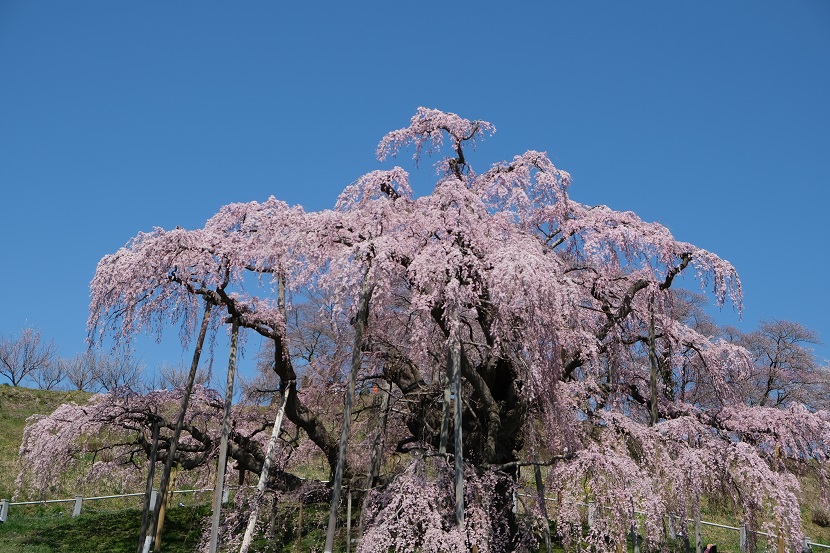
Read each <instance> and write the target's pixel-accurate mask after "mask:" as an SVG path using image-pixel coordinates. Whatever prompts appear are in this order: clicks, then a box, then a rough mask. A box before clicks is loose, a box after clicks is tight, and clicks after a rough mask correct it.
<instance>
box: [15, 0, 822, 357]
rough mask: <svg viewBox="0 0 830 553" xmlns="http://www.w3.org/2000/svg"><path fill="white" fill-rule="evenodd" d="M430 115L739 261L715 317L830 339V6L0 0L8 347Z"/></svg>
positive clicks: (353, 168)
mask: <svg viewBox="0 0 830 553" xmlns="http://www.w3.org/2000/svg"><path fill="white" fill-rule="evenodd" d="M418 106H426V107H433V108H438V109H442V110H445V111H453V112H456V113H458V114H460V115H462V116H464V117H468V118H478V119H485V120H488V121H491V122H492V123H494V124H495V125H496V127H497V129H498V132H497V133H496V135H495V136H494V137H492V138H490V139H488V140H487V141H486V142H484V143H483V144H481V145H480V147H479V149H478V152H476V155H475V157H474V158H473V163H474V164H475V163H478V167H479V168H483V167H486V166H489V164H490V163H492V162H495V161H499V160H502V159H506V158H509V157H512V156H513V155H514V154H518V153H521V152H523V151H525V150H527V149H530V148H533V149H538V150H546V151H547V152H548V153H549V154H550V156H551V158H552V159H553V160H554V162H555V163H556V164H557V165H558V166H560V167H561V168H563V169H566V170H568V171H570V172H571V174H572V175H573V177H574V184H573V187H572V191H571V192H572V196H573V197H574V198H575V199H576V200H578V201H581V202H585V203H590V204H597V203H602V204H607V205H609V206H611V207H613V208H615V209H620V210H633V211H635V212H637V213H638V214H639V215H640V216H641V217H643V218H644V219H646V220H658V221H660V222H661V223H663V224H664V225H666V226H667V227H669V228H670V229H671V230H672V231H673V232H674V233H675V236H677V237H678V238H680V239H682V240H686V241H689V242H693V243H695V244H698V245H700V246H702V247H705V248H707V249H710V250H712V251H714V252H716V253H717V254H719V255H720V256H721V257H724V258H726V259H728V260H729V261H731V262H732V263H733V264H734V265H735V266H736V267H737V269H738V271H739V274H740V275H741V277H742V281H743V285H744V291H745V310H744V317H743V321H739V320H738V318H737V316H736V315H734V314H733V313H732V312H731V310H728V309H727V310H725V311H724V312H723V313H722V315H721V316H720V320H721V322H724V323H729V324H735V325H738V326H739V327H740V328H741V329H743V330H745V331H749V330H751V329H753V328H755V326H757V323H758V321H759V320H760V319H764V318H781V319H790V320H794V321H798V322H801V323H803V324H805V325H806V326H808V327H810V328H812V329H814V330H816V331H817V332H819V334H820V335H821V338H822V340H823V341H824V342H830V319H829V318H828V314H830V299H828V295H829V294H828V283H830V279H829V278H828V275H830V255H828V254H830V250H829V249H828V244H827V243H828V238H830V217H829V216H828V205H829V203H828V199H830V193H828V184H830V2H827V1H826V0H813V1H801V0H793V1H790V2H780V1H759V0H752V1H737V0H735V1H729V2H722V1H697V2H665V1H650V2H639V1H631V2H618V1H610V0H609V1H586V2H553V1H550V2H548V1H545V2H542V1H539V2H514V3H510V4H509V3H508V2H489V3H488V2H463V3H462V2H446V1H442V2H430V1H419V2H390V1H388V0H387V1H385V2H377V3H369V2H348V3H344V2H336V3H335V2H331V3H312V2H291V3H288V2H264V1H250V2H244V3H234V4H230V3H226V2H223V3H217V2H187V1H178V2H111V1H84V2H65V1H45V0H43V1H37V2H31V1H23V0H20V1H15V0H2V1H0V190H2V193H1V195H0V209H2V213H1V214H0V231H2V257H0V259H2V261H0V263H2V269H3V271H2V275H3V294H2V311H0V333H3V334H6V335H9V334H14V333H17V332H18V331H19V330H20V328H21V327H23V326H24V325H32V326H35V327H39V328H42V329H43V333H44V335H46V336H47V337H50V338H54V339H55V341H56V342H57V344H58V345H59V347H60V349H61V352H62V354H63V355H66V356H70V355H72V354H74V353H76V352H78V351H81V350H82V349H83V348H84V338H85V336H86V329H85V322H86V317H87V302H88V288H87V285H88V283H89V280H90V279H91V278H92V276H93V273H94V270H95V266H96V263H97V262H98V260H99V259H100V258H101V257H102V256H103V255H105V254H107V253H111V252H114V251H115V250H117V249H118V248H119V247H120V246H122V245H124V244H125V243H126V242H127V240H128V239H129V238H130V237H132V236H133V235H135V234H136V233H137V232H139V231H147V230H150V229H152V227H153V226H161V227H164V228H172V227H175V226H176V225H181V226H183V227H185V228H194V227H199V226H202V225H203V223H204V221H205V220H206V219H207V218H208V217H210V216H211V215H212V214H214V213H215V212H216V211H217V210H218V209H219V207H220V206H221V205H223V204H226V203H228V202H234V201H251V200H259V201H261V200H264V199H266V198H267V197H268V196H269V195H272V194H273V195H275V196H277V197H278V198H280V199H283V200H285V201H287V202H289V203H292V204H293V203H300V204H302V205H303V206H304V207H305V208H306V209H321V208H326V207H332V206H333V204H334V201H335V199H336V197H337V194H338V192H339V191H340V190H341V189H342V187H343V186H345V185H346V184H348V183H349V182H351V181H352V180H354V179H355V178H356V177H358V176H359V175H361V174H363V173H365V172H368V171H370V170H373V169H376V168H379V167H380V166H379V165H378V163H377V162H376V160H375V159H374V150H375V146H376V145H377V143H378V141H379V140H380V138H381V137H382V136H383V135H384V133H386V132H387V131H389V130H392V129H396V128H400V127H402V126H405V125H406V124H407V122H408V120H409V117H411V115H412V114H413V113H414V111H415V109H416V108H417V107H418ZM398 163H401V164H403V165H404V166H405V168H407V169H413V168H412V167H410V165H409V162H408V160H407V159H406V158H401V159H399V160H398ZM430 171H431V170H430V169H429V168H428V166H427V167H426V168H425V169H422V170H421V173H424V174H427V175H428V174H429V173H430ZM421 182H424V183H426V180H425V179H424V180H422V181H421ZM428 192H429V189H428V187H427V186H426V185H423V186H421V188H420V189H416V193H420V194H423V193H428ZM170 342H171V343H172V344H173V345H175V343H176V340H175V332H173V333H171V340H170ZM165 343H167V341H165ZM147 347H148V349H147V351H146V352H144V356H145V358H146V359H147V361H148V363H150V364H153V363H155V362H158V361H160V360H162V359H166V360H168V361H170V362H174V363H175V362H178V361H179V359H180V358H188V356H189V354H185V355H184V356H181V355H180V354H179V353H178V352H177V350H176V348H175V347H173V346H171V345H170V344H167V345H166V347H165V348H163V349H155V350H153V349H152V348H150V346H147ZM151 350H152V351H151ZM817 352H818V354H819V357H820V358H830V348H828V347H827V346H826V345H825V346H821V347H819V348H817ZM249 357H251V356H249Z"/></svg>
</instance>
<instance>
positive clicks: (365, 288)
mask: <svg viewBox="0 0 830 553" xmlns="http://www.w3.org/2000/svg"><path fill="white" fill-rule="evenodd" d="M371 297H372V286H371V285H370V284H369V280H368V275H364V277H363V285H362V287H361V290H360V301H359V304H358V308H357V317H356V320H355V327H354V345H353V346H352V363H351V371H350V373H349V386H348V389H347V390H346V398H345V401H344V406H343V430H342V432H341V433H340V448H339V451H338V455H337V468H336V469H335V472H334V486H333V489H332V496H331V509H330V510H329V525H328V531H327V532H326V545H325V548H324V551H325V553H331V552H332V548H333V547H334V530H335V528H336V526H337V507H338V504H339V503H340V491H341V487H342V485H343V469H344V468H345V465H346V444H347V442H348V440H349V426H350V424H351V418H352V398H353V397H354V390H355V380H357V373H358V370H359V369H360V363H361V360H362V359H363V332H364V330H365V329H366V321H367V319H368V318H369V301H370V299H371Z"/></svg>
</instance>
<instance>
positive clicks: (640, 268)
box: [24, 108, 830, 551]
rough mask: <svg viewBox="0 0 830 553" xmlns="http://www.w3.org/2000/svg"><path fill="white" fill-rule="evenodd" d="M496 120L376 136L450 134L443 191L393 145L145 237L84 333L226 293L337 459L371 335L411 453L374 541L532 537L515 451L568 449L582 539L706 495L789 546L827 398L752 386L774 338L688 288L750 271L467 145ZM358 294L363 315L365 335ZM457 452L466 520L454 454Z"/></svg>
mask: <svg viewBox="0 0 830 553" xmlns="http://www.w3.org/2000/svg"><path fill="white" fill-rule="evenodd" d="M494 132H495V127H494V126H493V125H492V124H490V123H487V122H484V121H471V120H468V119H464V118H462V117H460V116H458V115H456V114H453V113H445V112H441V111H438V110H433V109H426V108H419V109H418V111H417V113H416V114H415V116H414V117H413V118H412V120H411V122H410V124H409V125H408V126H407V127H405V128H402V129H399V130H396V131H393V132H390V133H389V134H387V135H386V136H385V137H384V138H383V139H382V140H381V142H380V144H379V146H378V148H377V157H378V159H379V160H380V161H381V162H383V161H385V160H387V159H388V158H394V157H395V156H397V155H398V154H399V153H401V152H404V151H411V152H412V153H413V158H414V160H415V162H416V165H417V164H418V162H421V161H423V160H424V157H425V156H436V160H437V161H436V163H435V170H436V171H437V182H436V184H435V186H434V189H433V190H432V192H431V193H429V194H427V195H424V196H420V197H416V196H415V195H414V194H413V191H412V189H411V187H410V184H409V174H408V173H407V171H405V170H404V169H403V168H401V167H397V166H396V167H393V168H392V169H387V170H376V171H372V172H370V173H368V174H366V175H364V176H362V177H360V178H359V179H357V180H356V181H354V182H353V183H352V184H350V185H349V186H347V187H346V188H345V190H344V191H343V192H342V194H341V195H340V196H339V198H338V199H337V201H336V204H335V207H334V209H331V210H322V211H316V212H306V211H304V210H303V209H302V208H301V207H299V206H294V207H291V206H288V205H287V204H285V203H284V202H281V201H279V200H277V199H275V198H273V197H272V198H269V199H268V200H266V201H264V202H262V203H259V202H250V203H239V204H230V205H227V206H224V207H222V209H221V210H220V211H219V213H217V214H216V215H215V216H214V217H212V218H211V219H210V220H208V221H207V222H206V224H205V226H204V227H203V228H199V229H193V230H186V229H181V228H177V229H173V230H164V229H154V230H153V231H152V232H149V233H141V234H139V235H137V236H136V237H135V238H134V239H132V240H131V241H130V242H129V243H128V244H127V245H126V246H125V247H124V248H122V249H120V250H119V251H117V252H116V253H114V254H112V255H108V256H106V257H104V258H103V259H102V260H101V262H100V263H99V265H98V268H97V271H96V274H95V278H94V279H93V281H92V283H91V298H92V299H91V308H90V309H91V315H90V319H89V328H90V336H91V337H92V338H93V339H97V338H98V337H99V336H100V335H101V334H102V333H107V332H109V333H112V334H113V335H114V336H116V337H118V338H121V339H129V337H130V336H132V335H133V334H135V333H136V332H139V331H150V332H161V330H162V329H164V328H166V327H167V326H168V325H169V324H170V323H173V324H177V325H179V328H180V333H181V336H182V339H183V343H185V344H186V343H187V341H188V339H189V338H190V337H192V336H193V335H194V334H195V330H196V327H197V326H198V323H199V317H200V314H201V313H202V304H203V303H204V302H207V303H209V304H211V305H213V306H215V307H218V308H219V309H214V310H213V312H214V313H215V315H214V316H213V317H212V319H211V324H212V325H213V327H214V328H219V327H220V326H221V325H224V324H226V323H227V322H228V321H230V320H234V321H236V324H238V325H239V327H240V328H242V329H243V330H245V331H247V332H251V333H256V334H258V335H260V336H262V337H263V338H265V339H267V341H268V342H269V349H268V351H269V353H270V354H271V357H270V361H269V363H268V364H269V366H270V370H272V371H273V373H274V374H275V375H276V377H277V378H276V381H277V382H278V386H279V389H280V391H281V392H282V393H289V395H288V401H287V404H286V407H285V416H286V418H287V419H288V421H290V424H291V425H292V428H294V429H296V431H297V432H302V433H303V434H304V435H305V436H307V437H308V438H309V439H310V440H311V442H313V444H314V445H315V446H316V448H318V449H319V451H321V452H322V453H323V454H324V455H325V457H326V459H327V460H328V462H329V465H330V467H331V471H332V474H333V473H334V468H335V466H336V465H337V461H338V456H339V453H338V443H337V438H336V435H335V434H336V432H333V431H332V430H331V429H332V421H333V420H337V419H336V409H335V410H334V412H333V409H332V402H331V401H330V400H326V399H325V398H326V397H331V394H332V393H334V394H338V393H339V394H342V393H343V392H344V389H345V388H344V387H345V383H346V382H347V380H348V379H349V372H350V359H351V357H352V354H353V353H354V352H357V353H358V354H359V357H358V359H359V367H358V372H357V375H356V383H357V386H358V391H359V389H360V388H361V387H366V386H371V385H372V383H378V382H381V381H382V382H383V383H384V388H383V389H384V390H386V389H388V390H390V392H389V393H390V400H391V403H392V404H393V405H394V408H393V409H391V410H390V415H389V421H388V424H380V422H379V421H380V420H381V418H380V417H378V416H373V417H369V416H364V417H363V418H362V419H360V420H361V421H362V422H361V423H360V425H359V430H360V432H359V433H360V434H361V435H364V436H367V435H368V436H371V435H373V433H380V434H382V435H383V438H384V440H383V443H384V444H385V453H384V455H386V456H387V457H388V456H390V455H394V456H397V457H399V458H400V459H402V460H404V461H405V462H403V463H398V464H396V465H395V466H405V467H406V468H405V469H399V470H397V471H395V470H392V469H390V468H384V469H383V470H382V471H381V472H382V473H383V474H382V478H380V479H378V480H377V481H376V482H374V484H375V485H376V487H375V489H374V490H373V491H372V492H371V493H370V496H369V497H370V502H369V509H368V514H367V515H366V517H367V518H366V532H367V535H369V534H371V536H372V540H365V541H364V542H363V543H362V545H361V547H362V550H363V551H387V550H388V548H389V547H398V548H399V550H404V549H406V547H413V546H418V547H421V548H422V549H423V550H425V551H433V550H435V551H437V550H444V549H446V550H458V549H457V547H458V546H459V544H464V547H467V548H471V547H472V546H473V545H476V546H478V549H479V551H506V550H511V549H513V548H520V547H521V544H523V543H525V542H524V541H523V540H526V539H529V538H527V536H528V533H529V532H530V533H532V532H531V531H530V530H529V528H530V527H532V526H533V524H530V525H529V523H528V520H522V521H520V520H516V519H515V517H514V515H513V514H512V512H511V507H512V498H511V493H512V490H513V489H514V486H515V480H516V473H517V470H518V468H519V467H521V466H527V465H533V464H534V463H537V464H545V465H551V466H552V470H551V472H550V476H549V478H548V480H547V481H546V482H545V485H546V486H547V488H548V489H550V490H552V491H554V492H555V493H557V495H558V497H559V502H558V506H557V508H556V510H555V512H552V513H550V515H551V516H552V517H553V518H554V519H556V521H557V523H558V524H557V529H558V531H559V532H560V533H561V535H562V536H563V538H564V539H565V541H566V543H567V544H568V545H570V546H573V547H584V548H587V547H594V548H596V550H597V551H611V550H613V543H612V541H609V539H608V538H609V537H610V538H613V539H619V538H620V537H621V536H624V535H625V532H626V531H627V529H628V528H629V527H630V525H631V523H632V520H631V509H633V508H636V509H638V510H639V511H643V512H645V513H646V518H645V520H646V522H645V524H644V526H643V531H644V534H645V536H646V539H647V540H648V541H649V542H652V543H659V542H660V541H661V540H663V539H664V537H665V536H664V525H663V522H662V521H663V517H664V516H666V515H676V516H680V517H686V516H689V515H693V514H695V513H696V512H698V511H699V508H700V501H701V498H703V497H705V496H707V495H712V494H714V495H717V496H718V497H721V498H726V500H727V501H729V502H731V503H732V504H733V505H734V507H735V508H736V509H737V510H739V511H740V512H741V513H743V514H744V515H745V517H746V518H747V520H754V521H757V523H758V529H761V528H762V527H763V528H766V529H770V530H772V531H773V532H776V533H777V532H778V531H779V530H782V531H783V532H784V533H785V534H786V536H787V540H788V543H791V544H793V547H795V544H797V543H798V542H799V540H800V539H801V529H800V516H799V506H798V500H797V492H798V482H797V480H796V479H795V478H794V477H793V471H794V470H796V467H799V466H800V467H802V468H810V469H815V468H816V467H818V470H821V471H824V468H823V467H824V462H825V461H826V459H827V455H828V445H830V432H828V431H830V426H828V422H830V421H829V420H828V419H830V416H829V415H828V413H827V412H825V411H820V410H815V409H807V408H805V407H804V406H803V405H801V404H800V403H797V402H796V401H794V399H798V400H802V398H799V397H796V396H793V400H790V399H789V398H788V397H787V396H786V395H785V392H784V391H777V392H774V393H772V392H767V393H766V395H765V396H764V397H767V398H772V397H774V398H776V399H781V401H780V402H778V403H779V405H778V407H779V408H773V407H770V406H769V405H771V404H772V403H773V402H772V401H764V400H763V399H762V400H758V399H757V398H755V399H753V401H751V402H749V403H751V404H748V403H746V402H745V401H744V397H742V396H741V394H740V390H741V387H740V386H738V384H740V383H742V382H744V381H745V380H746V379H754V380H756V381H757V380H758V379H759V378H760V376H759V369H758V366H759V365H758V362H757V360H758V359H759V358H760V357H762V356H763V355H765V353H764V352H765V351H767V350H766V349H762V348H766V347H767V343H768V342H767V341H764V340H766V339H762V337H758V339H757V340H756V341H755V342H753V343H751V344H746V343H744V342H742V341H740V340H734V339H733V340H730V339H725V338H723V337H719V336H717V335H715V334H713V333H711V332H707V329H706V328H704V327H701V326H700V325H696V324H695V323H694V321H693V320H692V318H691V317H689V310H690V307H689V306H690V303H689V301H688V298H687V297H686V296H685V295H684V294H683V293H678V292H676V291H675V288H676V286H675V282H676V280H677V277H678V276H679V275H681V274H683V273H690V274H691V276H692V277H693V278H696V279H697V280H698V281H699V283H700V285H701V287H702V288H705V289H708V291H709V292H710V293H711V294H712V297H713V299H714V302H716V303H717V304H721V305H723V304H731V305H732V306H734V308H736V309H738V310H740V309H741V285H740V281H739V279H738V276H737V273H736V271H735V269H734V268H733V267H732V265H731V264H729V263H728V262H727V261H725V260H723V259H721V258H719V257H718V256H717V255H715V254H713V253H711V252H709V251H706V250H704V249H702V248H699V247H697V246H694V245H693V244H690V243H687V242H683V241H680V240H677V239H676V238H674V237H673V236H672V234H671V233H670V232H669V230H668V229H667V228H666V227H664V226H662V225H660V224H658V223H650V222H646V221H643V220H641V219H640V218H639V217H638V216H637V215H636V214H634V213H632V212H620V211H615V210H613V209H611V208H610V207H607V206H604V205H595V206H589V205H584V204H581V203H579V202H576V201H574V200H573V199H571V197H570V195H569V189H570V186H571V176H570V175H569V174H568V173H567V172H565V171H563V170H561V169H559V168H557V167H555V166H554V164H553V163H552V162H551V160H550V159H549V157H548V156H547V155H546V154H545V153H544V152H539V151H528V152H525V153H523V154H520V155H517V156H515V157H514V158H513V159H512V160H509V161H504V162H499V163H495V164H493V165H492V166H490V167H487V168H485V169H484V170H483V171H481V172H477V171H475V170H474V169H473V167H472V166H471V164H470V162H469V159H468V158H469V154H470V150H471V149H472V148H473V147H474V146H475V145H476V144H477V143H480V142H481V141H483V140H484V139H485V138H487V137H489V136H490V135H492V134H493V133H494ZM442 156H443V157H442ZM283 285H284V286H285V289H286V290H287V295H288V298H289V299H288V302H287V304H286V305H285V306H284V307H282V306H281V305H279V300H278V297H277V293H276V290H277V288H278V286H283ZM367 288H368V289H369V290H370V291H371V293H370V295H369V296H368V297H366V293H365V291H366V290H367ZM361 290H363V291H364V292H363V293H362V292H361ZM269 291H270V293H269ZM361 298H365V299H366V301H367V302H368V306H367V309H368V312H367V313H368V315H367V318H366V328H365V336H363V338H362V339H361V340H359V342H360V343H358V344H356V345H354V340H353V337H354V332H355V330H354V329H355V326H356V325H355V322H356V317H357V316H358V307H359V304H360V300H361ZM220 312H221V315H220V314H219V313H220ZM766 330H769V329H766V328H765V331H766ZM808 338H809V337H808ZM753 344H757V345H753ZM745 345H748V349H747V347H744V346H745ZM773 365H774V364H773V363H772V361H771V364H770V367H771V368H773ZM453 366H457V367H458V371H459V372H458V373H457V375H453V374H452V373H453V369H452V367H453ZM774 368H775V369H776V371H777V372H776V373H775V374H776V375H786V371H787V370H789V369H788V368H787V367H785V366H779V365H775V366H774ZM770 374H771V373H770ZM453 376H457V377H458V378H457V379H456V380H454V379H453V378H452V377H453ZM454 381H455V382H458V383H460V387H459V386H458V385H453V382H454ZM782 386H783V384H781V383H778V382H777V383H776V384H775V390H784V388H782ZM335 397H336V396H335ZM205 401H207V400H205ZM450 401H458V402H459V403H458V405H459V409H460V413H461V419H460V420H461V421H463V422H462V426H461V428H458V430H463V445H462V446H461V447H462V450H461V451H459V450H458V449H457V447H456V445H455V443H454V442H453V440H448V439H447V436H448V435H449V434H450V433H451V432H453V431H454V430H455V429H457V422H454V420H453V419H452V417H449V416H448V413H449V402H450ZM364 407H366V409H365V410H366V411H367V412H369V411H372V410H373V409H374V411H377V410H378V405H377V403H376V402H375V403H371V402H370V403H367V404H366V405H364ZM384 420H385V419H384ZM455 420H456V421H457V420H458V419H455ZM339 422H340V421H338V424H339ZM134 430H135V431H139V432H144V433H145V434H146V432H147V431H148V430H147V427H145V428H144V430H140V429H137V428H136V429H134ZM240 432H241V430H240ZM357 434H358V432H357V431H356V430H354V428H353V432H352V436H356V435H357ZM191 437H194V438H195V436H193V434H191ZM243 438H244V436H243V435H242V434H239V435H238V436H237V437H236V438H232V440H231V442H232V443H234V444H236V445H235V446H234V447H236V448H237V449H236V450H234V451H233V452H231V453H230V454H231V456H232V457H234V458H236V459H237V460H238V461H240V462H241V463H243V464H244V463H246V462H247V463H248V464H247V465H245V466H246V467H247V468H249V469H250V470H258V468H259V467H261V460H262V447H263V445H262V443H261V440H260V441H257V440H247V441H246V440H245V439H243ZM24 447H25V444H24ZM246 448H247V449H246ZM27 451H28V450H27ZM191 453H192V452H189V451H187V450H186V449H185V450H183V451H182V452H181V455H183V456H186V455H191ZM246 455H247V457H246ZM462 456H463V467H462V468H463V472H464V476H465V486H464V490H463V494H464V498H463V499H464V501H463V508H464V509H465V512H466V517H462V520H465V521H466V522H464V523H463V524H461V525H460V526H459V523H458V520H459V519H458V517H455V518H453V508H452V505H453V499H452V496H453V492H452V489H451V488H452V485H451V484H449V483H448V482H449V480H448V478H449V477H448V476H447V472H446V471H447V470H448V469H447V468H446V467H447V463H446V460H447V459H452V458H459V459H460V458H462ZM243 458H245V459H247V461H241V460H242V459H243ZM257 459H259V461H257ZM368 463H369V461H368V459H366V458H364V457H363V456H361V454H360V453H359V452H355V451H354V448H353V447H352V449H351V450H350V452H349V454H348V455H347V457H346V464H345V478H346V479H347V480H350V481H355V482H357V481H360V480H361V479H364V481H365V478H366V475H367V473H368V470H369V469H368ZM432 463H437V467H438V468H437V469H436V470H429V468H428V467H429V466H432V465H431V464H432ZM450 480H451V478H450ZM369 482H372V479H371V478H370V479H369ZM373 498H374V499H373ZM584 501H591V502H593V503H595V504H596V505H597V507H598V509H597V511H596V515H595V525H594V527H593V528H594V529H593V530H592V532H591V534H589V535H588V536H587V537H584V536H582V535H581V533H582V522H581V518H580V515H579V512H578V510H577V507H576V506H577V504H578V503H580V502H584ZM401 510H404V511H405V512H406V513H407V514H406V516H405V517H401V516H399V514H400V512H401ZM537 514H538V515H539V516H541V512H540V513H537ZM534 524H535V523H534ZM537 527H538V526H537ZM523 528H524V530H523ZM372 544H375V545H372ZM378 544H380V545H378ZM404 546H405V547H404ZM442 548H443V549H442ZM406 550H410V549H406Z"/></svg>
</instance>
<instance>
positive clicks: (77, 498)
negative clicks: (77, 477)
mask: <svg viewBox="0 0 830 553" xmlns="http://www.w3.org/2000/svg"><path fill="white" fill-rule="evenodd" d="M83 502H84V498H83V496H80V495H76V496H75V506H74V507H73V508H72V516H73V517H76V516H78V515H80V514H81V504H82V503H83Z"/></svg>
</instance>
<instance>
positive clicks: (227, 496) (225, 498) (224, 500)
mask: <svg viewBox="0 0 830 553" xmlns="http://www.w3.org/2000/svg"><path fill="white" fill-rule="evenodd" d="M230 496H231V487H230V486H227V487H225V488H224V489H222V504H223V505H224V504H225V503H227V502H228V500H229V499H230Z"/></svg>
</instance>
